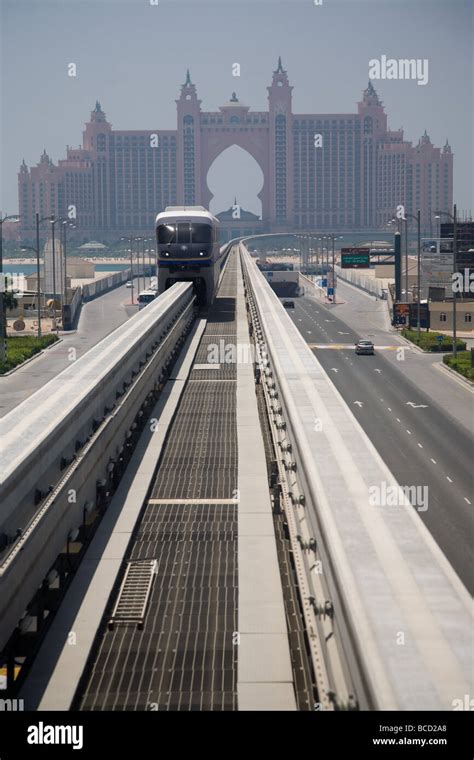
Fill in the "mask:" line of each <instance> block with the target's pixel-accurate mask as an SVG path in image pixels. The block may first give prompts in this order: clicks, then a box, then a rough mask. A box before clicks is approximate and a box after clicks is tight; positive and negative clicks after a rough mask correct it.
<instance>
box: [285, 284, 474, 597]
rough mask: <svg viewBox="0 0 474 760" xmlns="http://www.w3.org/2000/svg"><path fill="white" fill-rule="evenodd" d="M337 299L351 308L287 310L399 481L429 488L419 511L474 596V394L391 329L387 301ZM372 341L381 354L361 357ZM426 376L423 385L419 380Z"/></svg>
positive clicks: (304, 305) (305, 303) (302, 303)
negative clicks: (360, 349) (359, 344)
mask: <svg viewBox="0 0 474 760" xmlns="http://www.w3.org/2000/svg"><path fill="white" fill-rule="evenodd" d="M351 290H354V289H353V288H351ZM341 291H343V293H341ZM339 295H340V297H341V298H343V296H345V300H346V303H345V304H342V305H337V304H336V305H335V306H334V305H332V304H324V303H323V301H322V299H319V298H318V297H307V296H305V297H303V298H298V299H295V305H296V307H295V309H294V311H293V310H288V313H289V314H290V316H291V317H292V319H293V320H294V322H295V324H296V326H297V327H298V328H299V330H300V332H301V334H302V335H303V336H304V338H305V340H306V341H307V343H308V344H309V345H310V346H311V347H312V349H313V351H314V353H315V355H316V357H317V359H318V360H319V362H320V363H321V365H322V366H323V368H324V369H325V371H326V372H327V373H328V375H329V376H330V377H331V379H332V381H333V382H334V385H335V386H336V388H337V389H338V390H339V392H340V393H341V395H342V397H343V398H344V400H345V401H346V403H347V404H348V405H349V406H350V408H351V409H352V411H353V412H354V415H355V416H356V418H357V419H358V421H359V422H360V424H361V426H362V427H363V429H364V430H365V432H366V433H367V435H368V436H369V438H370V440H371V441H372V443H373V444H374V446H375V448H376V449H377V450H378V451H379V453H380V454H381V456H382V457H383V458H384V460H385V462H386V463H387V465H388V466H389V467H390V469H391V470H392V472H393V474H394V475H395V477H396V478H397V480H398V482H399V484H400V485H402V486H408V487H410V486H420V487H421V488H423V487H426V489H427V490H426V491H421V490H420V491H419V493H420V494H421V493H425V494H426V496H427V502H428V503H427V505H426V503H425V502H424V501H423V503H420V504H419V505H418V506H414V508H415V509H417V510H418V513H419V515H420V518H421V519H422V520H423V521H424V523H425V524H426V526H427V527H428V529H429V530H430V532H431V533H432V535H433V537H434V538H435V540H436V541H437V542H438V544H439V546H440V547H441V548H442V550H443V551H444V553H445V555H446V556H447V558H448V560H449V561H450V562H451V564H452V565H453V567H454V568H455V570H456V572H457V573H458V575H459V576H460V578H461V579H462V580H463V582H464V583H465V585H466V587H467V588H468V589H469V591H470V592H471V593H472V592H473V591H474V573H473V571H472V544H473V539H474V495H473V485H474V473H473V466H472V433H470V428H471V426H472V409H473V407H472V401H473V395H472V393H471V392H470V389H469V388H467V387H463V386H461V385H460V384H459V383H458V382H457V381H456V379H451V377H449V376H448V377H447V376H445V375H444V374H443V373H442V372H441V371H439V370H436V368H434V367H433V366H432V364H433V358H432V357H429V359H430V360H431V361H429V362H427V361H426V358H427V357H426V356H425V355H421V354H419V353H418V352H415V351H414V350H412V349H411V348H410V347H408V346H407V345H406V343H405V342H403V341H401V339H400V338H399V336H397V335H396V334H394V333H393V332H391V331H390V330H389V329H387V326H386V320H385V316H384V310H385V311H386V308H387V307H386V303H385V302H380V301H377V302H376V301H375V299H372V298H368V297H365V295H363V294H361V296H362V298H361V297H359V295H358V294H355V295H354V294H352V293H350V292H349V291H348V290H345V289H344V288H340V289H339ZM339 314H341V316H342V317H344V321H343V319H342V318H340V317H339ZM348 323H349V324H348ZM350 323H352V326H350ZM368 337H369V338H370V339H371V340H372V341H373V342H374V343H375V346H376V353H375V356H364V355H361V356H356V354H355V350H354V343H355V342H356V341H357V340H358V339H359V338H368ZM420 360H421V361H420ZM438 361H439V358H438ZM427 373H429V374H430V380H431V381H432V382H431V383H428V384H425V385H426V388H425V387H424V384H423V383H420V382H418V380H417V378H418V377H419V376H422V375H423V374H427ZM449 394H454V396H455V403H454V404H450V405H449V406H450V410H449V411H447V410H446V408H444V407H445V405H446V404H445V401H446V397H447V396H448V395H449ZM463 413H464V414H463ZM458 417H460V419H458ZM471 430H472V428H471ZM425 506H427V509H424V507H425Z"/></svg>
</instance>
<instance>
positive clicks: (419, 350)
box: [397, 333, 441, 354]
mask: <svg viewBox="0 0 474 760" xmlns="http://www.w3.org/2000/svg"><path fill="white" fill-rule="evenodd" d="M397 335H398V337H399V338H400V340H402V341H403V342H404V343H406V344H407V346H410V348H411V349H412V350H413V351H416V352H417V353H418V354H433V353H435V352H434V351H424V350H423V349H422V348H420V347H419V346H417V345H416V343H412V341H411V340H408V338H404V337H403V335H402V334H401V333H397ZM439 353H441V352H439Z"/></svg>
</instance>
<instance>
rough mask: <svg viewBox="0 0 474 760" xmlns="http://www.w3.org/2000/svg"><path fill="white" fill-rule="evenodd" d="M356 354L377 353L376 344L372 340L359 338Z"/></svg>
mask: <svg viewBox="0 0 474 760" xmlns="http://www.w3.org/2000/svg"><path fill="white" fill-rule="evenodd" d="M355 352H356V354H375V346H374V344H373V343H372V341H371V340H359V341H357V343H356V344H355Z"/></svg>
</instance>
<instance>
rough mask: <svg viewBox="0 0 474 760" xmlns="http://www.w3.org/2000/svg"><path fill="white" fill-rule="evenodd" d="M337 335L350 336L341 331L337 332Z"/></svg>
mask: <svg viewBox="0 0 474 760" xmlns="http://www.w3.org/2000/svg"><path fill="white" fill-rule="evenodd" d="M337 333H338V335H350V333H346V332H342V330H338V331H337Z"/></svg>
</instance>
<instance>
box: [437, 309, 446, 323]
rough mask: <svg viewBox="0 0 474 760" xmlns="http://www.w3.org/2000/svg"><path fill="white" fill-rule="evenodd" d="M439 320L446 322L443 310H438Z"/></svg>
mask: <svg viewBox="0 0 474 760" xmlns="http://www.w3.org/2000/svg"><path fill="white" fill-rule="evenodd" d="M439 321H440V322H446V321H447V317H446V314H445V313H444V311H442V312H440V315H439Z"/></svg>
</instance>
